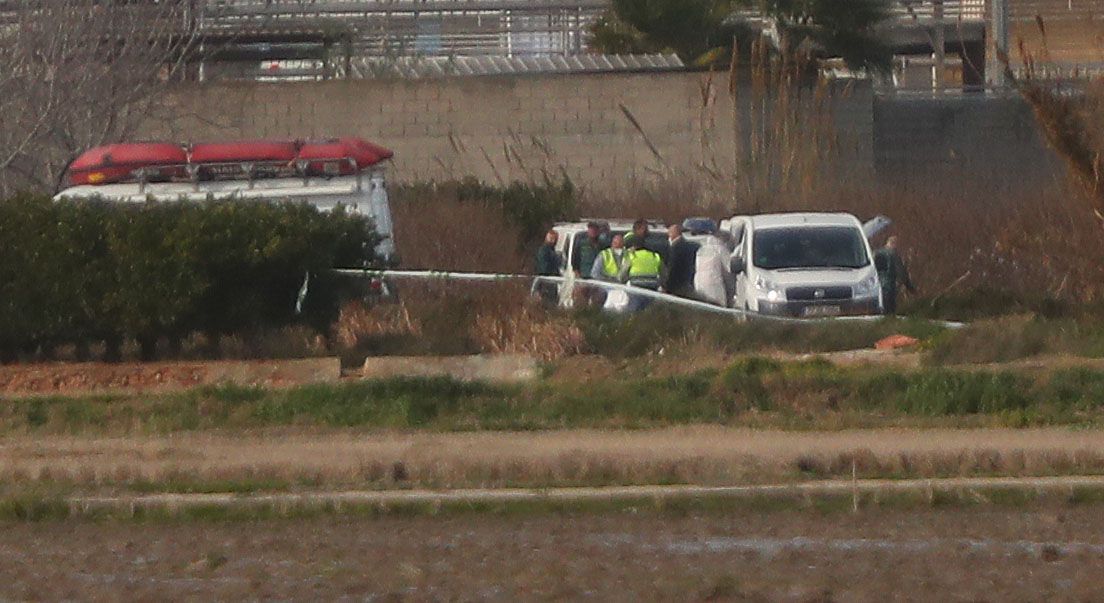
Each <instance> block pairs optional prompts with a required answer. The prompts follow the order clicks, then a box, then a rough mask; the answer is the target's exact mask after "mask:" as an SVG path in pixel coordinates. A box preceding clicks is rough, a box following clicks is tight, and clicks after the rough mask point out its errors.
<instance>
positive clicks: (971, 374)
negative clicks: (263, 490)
mask: <svg viewBox="0 0 1104 603" xmlns="http://www.w3.org/2000/svg"><path fill="white" fill-rule="evenodd" d="M676 362H681V361H676ZM682 366H683V368H684V369H685V368H686V366H685V365H682ZM609 370H610V371H611V374H607V375H604V376H600V377H599V378H597V379H595V380H593V381H583V382H579V381H570V380H569V381H563V380H558V379H551V380H543V381H539V382H536V383H533V384H529V385H491V384H484V383H461V382H457V381H451V380H448V379H391V380H380V381H363V382H356V381H352V382H346V383H341V384H336V385H312V386H303V387H298V388H292V389H273V390H267V389H261V388H242V387H206V388H200V389H196V390H191V391H188V392H183V393H174V394H157V395H142V394H134V395H110V396H91V397H78V398H65V397H33V398H21V399H15V400H9V401H6V402H4V404H3V405H0V433H4V434H12V435H14V434H86V435H87V434H96V435H125V434H134V433H137V434H168V433H175V432H183V431H202V430H210V429H260V428H273V427H288V426H294V427H328V428H331V427H355V428H370V429H428V430H432V431H478V430H538V429H564V428H649V427H662V426H669V425H686V424H718V425H727V426H749V427H785V428H791V429H824V428H828V429H840V428H846V427H879V426H881V427H885V426H893V425H899V426H940V425H942V426H951V425H954V426H964V427H965V426H975V427H976V426H1012V427H1023V426H1031V425H1082V426H1090V425H1097V424H1099V422H1100V420H1101V418H1102V417H1104V415H1102V413H1101V404H1100V403H1101V401H1102V400H1104V369H1101V368H1092V367H1077V366H1073V367H1070V366H1058V367H1057V368H1048V367H1046V366H1044V367H1041V368H1038V369H1035V370H1030V369H1028V368H1024V367H1016V368H1008V369H1004V368H999V367H990V368H976V367H975V368H940V367H920V368H915V369H905V368H895V367H882V366H854V367H840V366H835V365H833V364H831V363H829V362H827V361H824V360H819V359H813V360H808V361H800V362H779V361H776V360H771V359H766V358H755V357H750V358H741V359H737V360H735V361H734V362H732V363H731V364H729V365H727V366H726V367H724V368H721V369H717V368H700V369H697V370H692V369H691V370H687V371H686V372H684V373H682V374H677V373H674V372H671V373H668V374H663V373H660V372H659V370H658V369H656V368H655V367H651V366H650V365H649V364H648V363H647V362H632V361H629V362H626V363H624V364H622V365H609ZM668 370H670V369H668Z"/></svg>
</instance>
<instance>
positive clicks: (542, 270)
mask: <svg viewBox="0 0 1104 603" xmlns="http://www.w3.org/2000/svg"><path fill="white" fill-rule="evenodd" d="M559 240H560V235H559V233H557V232H556V231H555V230H549V231H548V232H547V233H546V234H545V235H544V244H543V245H541V246H540V249H538V250H537V265H536V268H537V270H536V272H537V276H560V275H561V271H562V269H563V258H562V257H561V256H560V253H559V252H558V251H556V242H557V241H559ZM537 291H538V292H540V296H541V299H543V300H544V301H545V302H548V303H553V304H554V303H556V302H557V301H558V299H559V293H558V291H559V287H558V286H557V284H556V283H549V282H541V283H537Z"/></svg>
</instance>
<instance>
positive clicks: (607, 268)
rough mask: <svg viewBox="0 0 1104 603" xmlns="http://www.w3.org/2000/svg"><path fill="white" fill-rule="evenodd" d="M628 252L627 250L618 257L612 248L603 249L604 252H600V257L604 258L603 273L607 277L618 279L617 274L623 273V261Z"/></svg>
mask: <svg viewBox="0 0 1104 603" xmlns="http://www.w3.org/2000/svg"><path fill="white" fill-rule="evenodd" d="M626 253H627V252H623V253H622V254H621V257H617V254H615V253H614V252H613V249H612V248H606V249H603V250H602V252H601V253H599V254H598V257H599V258H601V260H602V275H603V276H605V277H607V278H611V279H616V278H617V275H618V274H620V273H621V263H622V262H624V261H625V254H626Z"/></svg>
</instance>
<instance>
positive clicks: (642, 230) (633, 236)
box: [625, 218, 656, 251]
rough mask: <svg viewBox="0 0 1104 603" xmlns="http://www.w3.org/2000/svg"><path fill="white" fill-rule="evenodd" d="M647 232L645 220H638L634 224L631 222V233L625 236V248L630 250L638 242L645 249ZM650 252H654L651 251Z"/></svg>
mask: <svg viewBox="0 0 1104 603" xmlns="http://www.w3.org/2000/svg"><path fill="white" fill-rule="evenodd" d="M648 232H649V229H648V221H647V220H645V219H644V218H640V219H639V220H637V221H636V222H633V226H632V231H631V232H629V233H628V234H626V235H625V246H626V247H628V248H630V249H631V248H632V247H633V246H634V245H636V244H637V242H638V241H639V243H640V246H641V247H646V246H647V241H648ZM652 251H656V250H655V249H653V250H652Z"/></svg>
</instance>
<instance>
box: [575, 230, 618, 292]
mask: <svg viewBox="0 0 1104 603" xmlns="http://www.w3.org/2000/svg"><path fill="white" fill-rule="evenodd" d="M601 234H602V231H601V228H600V227H599V225H598V223H597V222H590V223H588V224H587V230H586V238H585V239H583V240H582V242H580V243H579V247H578V249H576V250H575V253H574V254H573V255H572V257H571V269H572V270H574V271H575V276H577V277H579V278H584V279H585V278H590V271H591V268H592V267H593V266H594V260H595V259H597V258H598V254H599V253H602V250H603V249H605V248H606V247H609V245H608V244H606V245H603V244H602V239H601Z"/></svg>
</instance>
